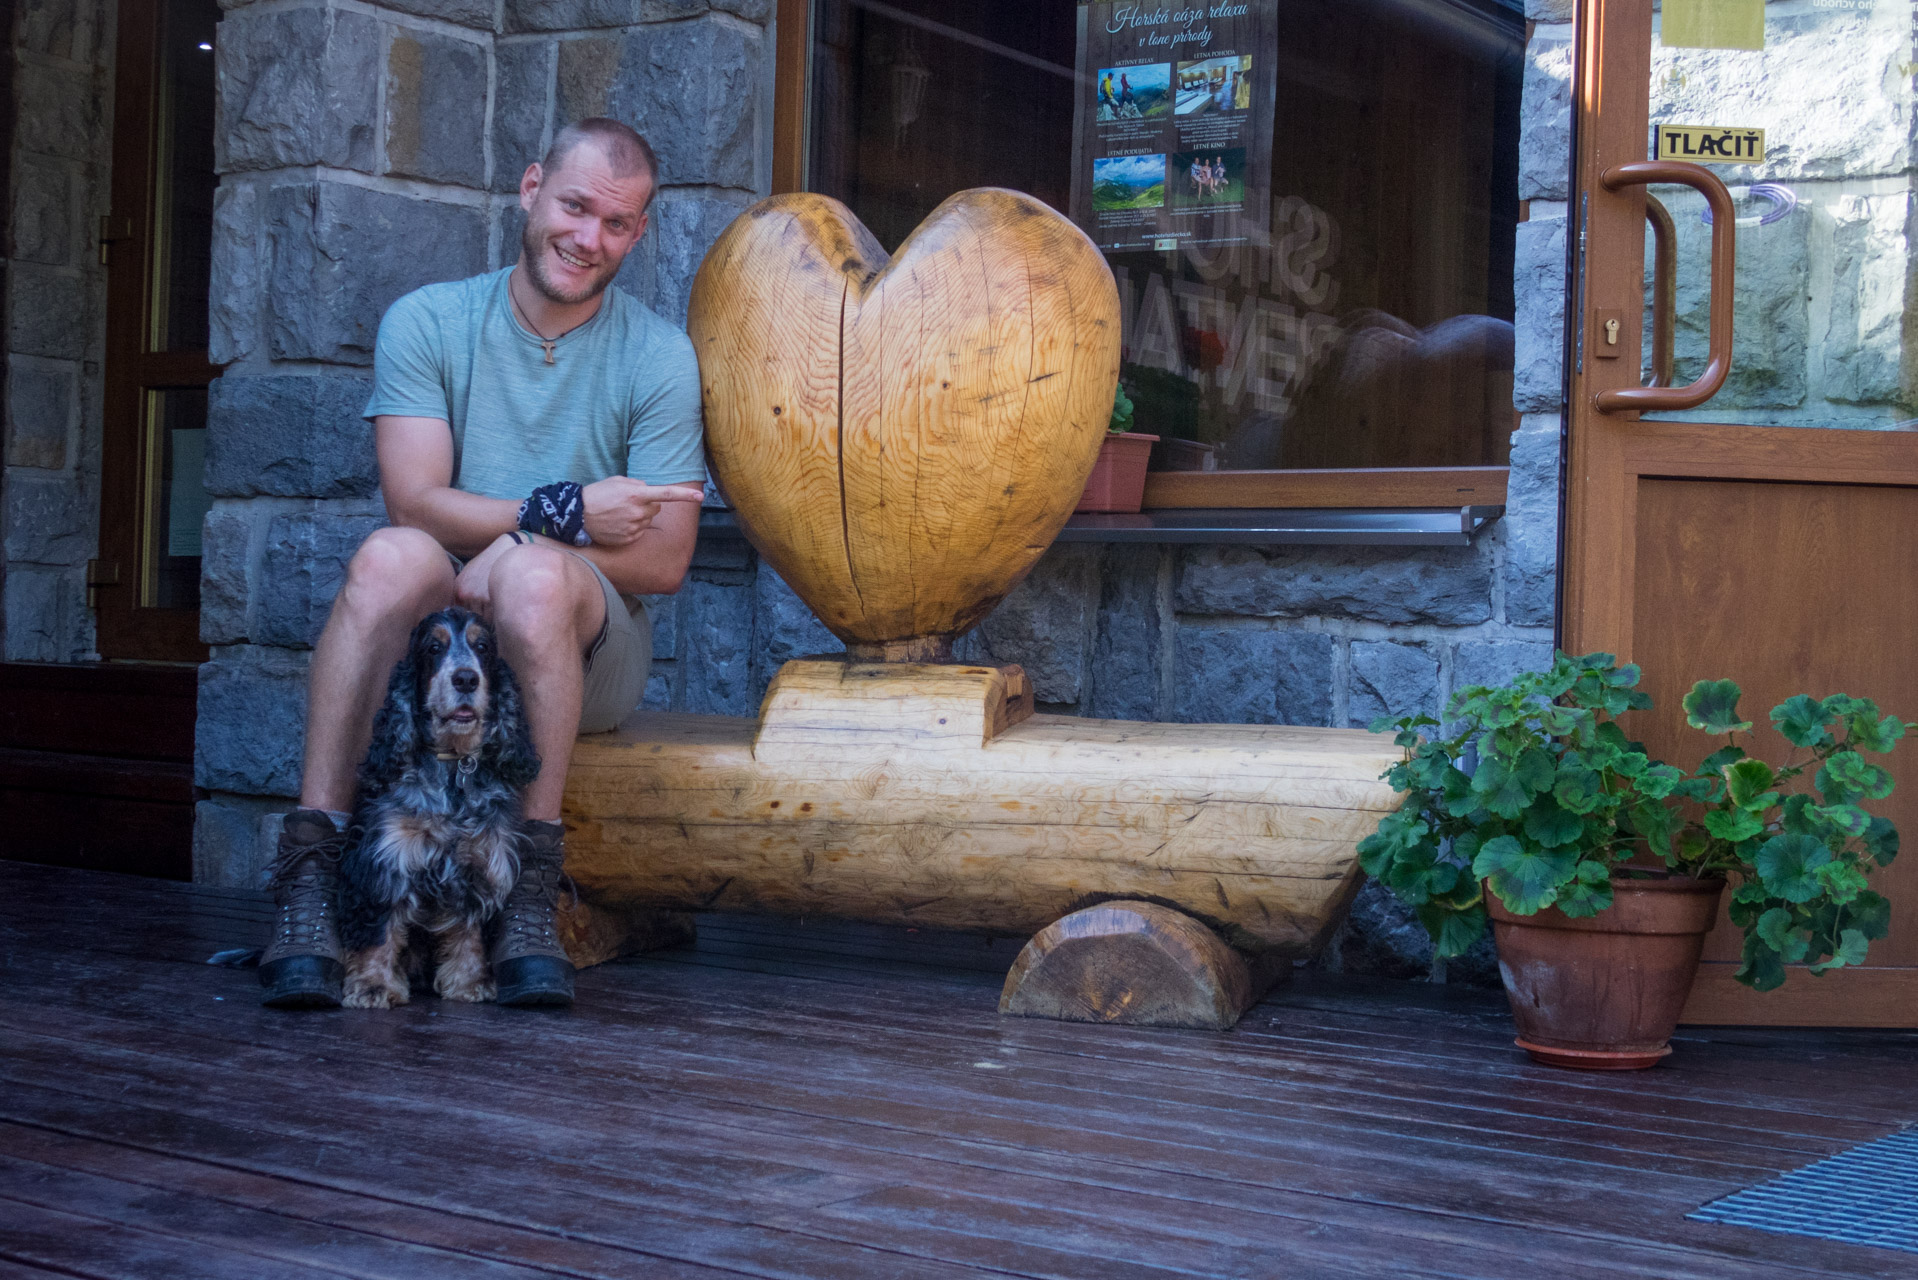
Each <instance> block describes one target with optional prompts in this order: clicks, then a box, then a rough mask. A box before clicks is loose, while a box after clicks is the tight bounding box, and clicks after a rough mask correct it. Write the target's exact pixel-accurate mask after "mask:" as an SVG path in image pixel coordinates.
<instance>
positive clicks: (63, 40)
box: [16, 0, 113, 101]
mask: <svg viewBox="0 0 1918 1280" xmlns="http://www.w3.org/2000/svg"><path fill="white" fill-rule="evenodd" d="M16 12H18V14H19V19H18V21H19V26H18V28H17V31H18V37H17V38H18V42H19V47H20V48H22V49H25V50H27V51H28V52H30V53H41V54H45V55H47V56H48V57H51V58H61V59H64V60H66V61H68V62H83V63H92V64H94V65H96V66H103V65H105V64H106V60H107V51H108V50H109V49H110V48H111V47H112V32H113V19H112V13H113V10H112V9H111V8H108V7H104V6H102V5H101V4H100V3H99V0H20V4H19V6H18V8H17V10H16ZM24 101H31V99H25V100H24Z"/></svg>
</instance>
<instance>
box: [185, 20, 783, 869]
mask: <svg viewBox="0 0 1918 1280" xmlns="http://www.w3.org/2000/svg"><path fill="white" fill-rule="evenodd" d="M770 10H771V4H770V0H712V3H710V4H708V3H707V0H504V2H503V4H495V3H494V0H394V2H393V3H391V4H389V5H385V6H376V5H368V4H362V3H358V2H357V0H333V2H332V3H326V2H325V0H291V2H288V0H273V2H271V3H259V4H246V3H241V4H232V5H229V6H228V12H227V14H226V16H225V19H224V21H223V22H222V23H221V26H220V34H219V40H218V54H217V57H218V68H219V110H220V115H219V126H218V130H219V132H218V138H217V143H218V156H219V160H218V163H219V169H220V173H221V180H220V190H219V196H218V203H217V212H216V218H217V231H216V237H215V248H214V263H213V298H212V328H213V334H212V357H213V359H214V360H215V361H216V362H219V363H222V364H226V365H227V366H228V367H227V371H226V374H225V376H224V377H222V378H221V379H220V380H219V381H218V382H216V383H214V384H213V388H212V393H211V398H210V407H209V419H208V428H209V432H208V446H207V469H206V479H207V488H208V491H209V492H210V493H211V494H212V495H213V499H214V501H213V507H212V510H211V511H210V513H209V514H208V516H207V521H206V529H205V561H204V569H203V576H202V590H203V601H202V608H201V638H202V639H203V640H205V641H206V642H207V643H208V644H209V645H210V646H212V660H211V661H210V662H208V663H207V664H206V665H205V666H204V667H202V668H201V674H200V707H199V726H198V731H197V734H196V741H197V755H196V761H195V775H196V781H197V783H198V784H199V786H201V787H203V788H205V789H206V791H207V792H208V793H209V795H208V797H207V799H205V800H203V801H202V802H201V804H200V806H199V814H198V821H197V825H196V834H195V854H194V874H195V877H196V879H199V880H201V881H204V882H210V883H218V884H252V883H256V882H257V880H258V877H259V874H260V870H261V867H262V864H263V860H264V856H265V853H266V850H267V848H268V847H269V843H268V840H267V839H266V836H267V835H268V834H270V827H271V824H270V823H265V824H263V819H265V818H266V817H267V815H269V814H271V813H273V812H275V811H279V810H283V809H285V808H286V801H287V798H288V797H291V796H293V795H294V794H295V792H296V791H297V789H298V783H299V769H300V741H301V726H302V724H303V722H304V719H305V713H306V705H305V704H306V684H305V681H306V666H307V660H308V657H309V655H310V652H311V646H312V644H313V641H314V639H315V638H316V637H317V636H318V634H319V631H320V628H321V627H322V626H323V625H324V623H325V620H326V614H327V609H328V608H329V606H330V604H331V602H332V598H333V594H334V592H335V591H337V590H338V588H339V583H340V578H341V574H342V571H343V568H344V565H345V562H346V560H347V559H348V558H349V557H350V556H351V555H352V553H353V550H354V548H356V547H357V546H358V545H359V543H360V541H361V539H363V538H364V537H365V536H366V534H367V533H368V532H370V531H371V530H372V529H374V528H376V527H378V526H379V525H380V524H381V523H383V522H384V513H383V510H382V508H381V505H380V502H379V498H378V494H377V474H376V469H375V464H374V457H373V444H372V432H371V428H370V427H369V426H368V425H367V424H366V423H365V422H363V421H362V420H361V419H360V416H359V414H360V409H361V407H362V406H363V405H364V404H365V402H366V398H367V393H368V387H369V384H370V377H371V365H372V358H373V340H374V335H375V333H376V332H377V330H378V326H379V320H380V316H381V315H382V314H383V313H384V311H385V309H386V307H387V306H388V305H390V304H391V303H392V302H393V301H394V300H395V299H396V298H398V297H399V296H400V295H401V294H403V293H406V292H407V291H409V290H411V289H413V288H416V287H417V286H419V285H422V284H426V283H429V282H431V281H436V280H451V279H458V278H461V277H465V276H470V275H474V274H476V273H478V272H481V271H485V270H488V269H491V268H493V267H496V266H504V265H506V264H507V263H509V262H511V261H512V260H513V259H514V258H515V257H516V256H517V254H518V246H519V233H520V228H521V218H522V215H521V214H520V210H519V204H518V195H517V188H518V185H519V179H520V176H521V174H522V173H523V172H524V170H525V167H526V165H527V163H528V162H529V161H531V160H534V159H537V158H538V157H539V155H540V154H541V152H543V150H544V149H545V147H546V146H547V145H548V143H550V141H551V139H552V135H553V132H554V130H555V129H556V128H559V127H562V126H564V125H565V124H566V123H568V122H570V121H572V120H575V119H579V118H581V117H584V116H588V115H599V114H607V115H614V116H617V117H619V118H621V119H624V120H627V121H629V122H630V123H632V124H633V125H634V126H635V127H637V128H638V129H639V130H640V131H641V132H642V133H644V134H646V135H647V137H648V138H649V139H650V140H651V141H652V143H653V145H654V147H655V148H656V149H657V151H658V153H659V158H660V167H661V174H660V178H661V188H660V192H659V196H658V199H657V200H656V202H655V203H654V205H653V209H652V226H651V229H650V230H649V231H648V232H647V234H646V237H645V239H644V240H643V241H642V242H641V243H640V245H639V246H638V247H637V248H636V249H635V250H634V251H633V253H632V254H631V256H630V257H629V258H628V260H627V263H626V265H625V267H624V268H623V269H622V271H621V274H620V279H619V283H620V285H621V286H622V287H624V288H626V289H627V290H628V291H630V292H631V293H633V294H634V295H636V296H637V297H638V298H639V299H640V300H641V301H643V302H645V303H646V304H647V305H649V306H651V307H653V308H654V309H655V310H657V311H659V312H660V313H661V314H663V315H666V316H668V317H670V318H672V319H674V320H679V321H683V319H684V317H685V312H686V297H687V294H688V291H689V290H690V288H691V283H692V273H693V271H694V270H695V268H696V267H697V266H698V263H699V261H700V259H701V257H702V256H703V255H704V253H705V250H706V247H707V245H708V244H710V243H711V241H712V240H713V238H714V237H715V236H717V235H718V233H719V231H720V229H721V228H723V227H724V226H725V225H726V223H727V222H729V221H730V220H731V219H732V217H733V216H734V215H735V214H736V213H737V212H738V211H739V210H740V209H742V208H744V207H746V206H747V205H749V204H750V203H752V201H754V200H755V199H757V198H758V197H759V196H760V195H762V194H763V193H764V192H765V191H766V190H767V187H768V174H769V169H770V147H769V138H770V133H769V124H768V120H767V113H766V107H767V104H768V103H769V101H770V93H771V84H770V80H771V75H772V65H773V59H772V43H771V41H772V35H771V31H770V28H769V22H770V17H771V13H770ZM668 636H670V632H667V633H665V636H663V639H664V643H663V645H662V648H664V649H665V650H666V651H667V652H668V653H670V652H672V649H673V645H672V643H671V640H670V638H666V637H668ZM673 665H674V664H673V662H672V661H671V660H670V659H669V660H668V661H665V662H662V663H661V671H662V675H661V681H662V683H670V682H672V681H673V680H676V679H678V678H679V677H677V676H674V675H671V674H668V673H670V672H671V671H672V668H673Z"/></svg>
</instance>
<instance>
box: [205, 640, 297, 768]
mask: <svg viewBox="0 0 1918 1280" xmlns="http://www.w3.org/2000/svg"><path fill="white" fill-rule="evenodd" d="M306 664H307V655H306V654H305V653H301V652H295V651H291V650H287V649H266V648H260V647H257V646H253V645H235V646H234V647H232V648H230V649H215V650H214V651H213V660H212V661H211V662H207V663H204V664H202V665H201V667H200V701H199V716H198V719H197V720H196V721H195V725H194V731H193V781H194V783H195V784H196V785H198V786H202V787H205V788H206V789H207V790H209V791H233V792H238V793H240V794H241V795H249V796H292V795H298V794H299V790H300V760H301V754H302V750H303V746H304V737H305V732H306Z"/></svg>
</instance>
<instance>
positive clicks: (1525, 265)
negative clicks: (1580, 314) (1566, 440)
mask: <svg viewBox="0 0 1918 1280" xmlns="http://www.w3.org/2000/svg"><path fill="white" fill-rule="evenodd" d="M1512 277H1513V280H1512V284H1513V288H1514V290H1515V292H1516V297H1517V299H1518V319H1517V322H1516V323H1515V324H1514V325H1513V330H1514V333H1513V347H1514V349H1513V370H1512V402H1513V404H1514V405H1516V406H1517V407H1518V408H1519V409H1520V410H1521V411H1525V412H1538V411H1543V410H1553V411H1556V410H1557V409H1558V405H1559V399H1560V396H1561V395H1562V394H1563V391H1564V387H1563V371H1564V368H1565V223H1564V221H1563V220H1562V219H1556V218H1552V219H1545V220H1537V219H1535V220H1533V221H1531V222H1521V223H1519V224H1518V243H1517V246H1516V247H1515V249H1514V251H1513V263H1512Z"/></svg>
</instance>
